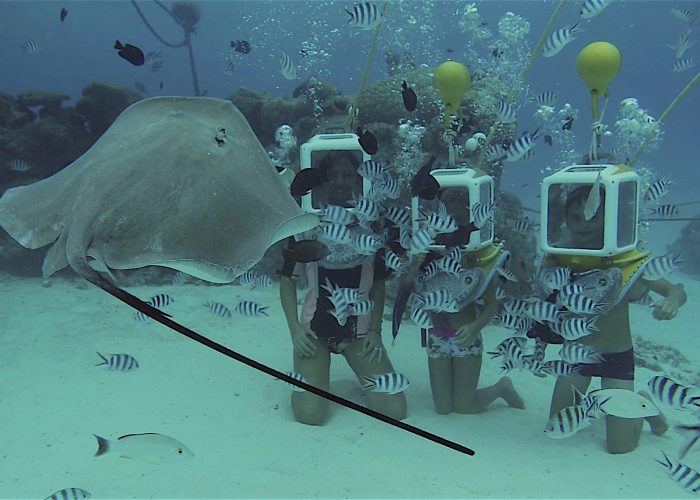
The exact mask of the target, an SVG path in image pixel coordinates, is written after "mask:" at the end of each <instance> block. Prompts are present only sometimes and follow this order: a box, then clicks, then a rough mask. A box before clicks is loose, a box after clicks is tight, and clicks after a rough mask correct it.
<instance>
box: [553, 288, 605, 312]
mask: <svg viewBox="0 0 700 500" xmlns="http://www.w3.org/2000/svg"><path fill="white" fill-rule="evenodd" d="M561 305H562V306H564V307H566V308H567V309H568V310H569V311H571V312H572V313H575V314H600V313H603V312H605V309H606V308H607V304H603V303H597V302H594V301H593V299H591V298H590V297H588V296H587V295H583V294H582V293H572V294H571V295H566V296H562V299H561Z"/></svg>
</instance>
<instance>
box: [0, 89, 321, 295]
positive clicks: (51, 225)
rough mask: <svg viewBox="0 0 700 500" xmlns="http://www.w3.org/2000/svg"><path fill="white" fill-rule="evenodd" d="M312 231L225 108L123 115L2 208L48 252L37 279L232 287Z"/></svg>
mask: <svg viewBox="0 0 700 500" xmlns="http://www.w3.org/2000/svg"><path fill="white" fill-rule="evenodd" d="M317 224H318V218H317V217H316V216H315V215H313V214H308V213H303V212H302V211H301V209H300V208H299V206H298V205H297V204H296V202H295V201H294V199H293V198H292V197H291V196H290V195H289V192H288V190H287V188H286V186H285V185H284V183H283V182H282V180H281V179H280V177H279V175H278V174H277V171H276V169H275V168H274V166H273V165H272V164H271V162H270V160H269V158H268V156H267V153H266V152H265V149H264V148H263V147H262V145H261V144H260V142H259V141H258V140H257V138H256V137H255V135H254V134H253V131H252V130H251V128H250V126H249V125H248V122H247V121H246V120H245V118H244V117H243V115H242V114H241V113H240V111H238V109H236V108H235V107H234V105H233V104H231V102H229V101H225V100H220V99H212V98H189V97H156V98H153V99H146V100H143V101H139V102H137V103H136V104H133V105H131V106H130V107H128V108H127V109H126V110H124V112H122V114H121V115H119V117H118V118H117V120H116V121H115V122H114V123H113V124H112V126H111V127H110V128H109V129H108V130H107V131H106V132H105V133H104V135H103V136H102V137H100V139H99V140H98V141H97V142H96V143H95V144H94V145H93V146H92V147H91V148H90V149H89V150H88V151H87V152H86V153H85V154H84V155H83V156H81V157H80V158H78V159H77V160H76V161H75V162H73V163H72V164H70V165H69V166H67V167H66V168H64V169H63V170H61V171H60V172H58V173H57V174H55V175H53V176H51V177H49V178H47V179H44V180H42V181H40V182H37V183H35V184H32V185H29V186H23V187H18V188H14V189H10V190H8V191H7V192H6V193H5V194H4V196H3V197H2V198H1V199H0V225H2V227H3V228H5V230H6V231H7V232H8V233H9V234H10V235H11V236H12V237H13V238H14V239H15V240H17V241H18V242H19V243H20V244H22V245H23V246H25V247H27V248H40V247H43V246H45V245H48V244H53V245H52V247H51V249H50V250H49V252H48V254H47V255H46V258H45V260H44V264H43V266H42V273H43V275H44V277H48V276H50V275H51V274H53V273H54V272H55V271H57V270H59V269H62V268H64V267H66V266H67V265H70V266H71V267H72V268H73V269H74V270H75V271H76V272H77V273H78V274H80V275H81V276H83V277H84V278H86V279H90V278H89V276H90V275H92V272H90V271H89V270H88V269H87V266H86V263H87V262H89V261H92V260H95V261H97V263H96V265H97V266H99V267H100V268H103V269H104V268H106V269H134V268H140V267H144V266H153V265H155V266H165V267H169V268H172V269H176V270H179V271H183V272H185V273H187V274H189V275H192V276H195V277H197V278H200V279H202V280H205V281H209V282H214V283H228V282H231V281H233V280H234V279H235V278H236V277H237V276H239V275H240V274H242V273H243V272H245V271H246V270H247V269H249V268H250V267H251V266H253V265H254V264H255V263H256V262H257V261H259V260H260V258H261V257H262V256H263V254H264V253H265V251H266V250H267V248H268V247H269V246H270V245H271V244H273V243H275V242H277V241H279V240H281V239H283V238H286V237H288V236H291V235H293V234H296V233H299V232H301V231H306V230H308V229H310V228H313V227H315V226H316V225H317Z"/></svg>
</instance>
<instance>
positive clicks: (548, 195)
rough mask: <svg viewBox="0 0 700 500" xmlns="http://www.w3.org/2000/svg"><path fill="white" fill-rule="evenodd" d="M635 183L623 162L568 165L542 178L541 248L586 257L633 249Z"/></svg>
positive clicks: (635, 234) (637, 184) (636, 179)
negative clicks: (616, 163)
mask: <svg viewBox="0 0 700 500" xmlns="http://www.w3.org/2000/svg"><path fill="white" fill-rule="evenodd" d="M639 180H640V178H639V176H638V175H637V174H636V173H635V172H634V171H633V170H632V169H631V168H630V167H628V166H627V165H621V164H618V165H612V164H600V165H570V166H568V167H566V168H564V169H562V170H560V171H558V172H556V173H555V174H552V175H550V176H549V177H545V178H544V180H543V181H542V190H541V200H540V204H541V216H540V217H541V220H540V241H539V244H540V248H541V250H542V251H544V252H545V253H547V254H556V255H589V256H614V255H618V254H621V253H624V252H627V251H630V250H634V249H635V248H636V246H637V240H638V231H637V223H638V217H639V198H640V182H639ZM596 183H598V194H597V195H596V193H595V191H594V189H593V188H594V186H595V185H596Z"/></svg>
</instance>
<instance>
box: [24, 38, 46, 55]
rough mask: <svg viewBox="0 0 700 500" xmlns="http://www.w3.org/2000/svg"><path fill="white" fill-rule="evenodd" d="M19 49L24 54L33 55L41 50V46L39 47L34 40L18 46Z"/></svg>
mask: <svg viewBox="0 0 700 500" xmlns="http://www.w3.org/2000/svg"><path fill="white" fill-rule="evenodd" d="M20 48H21V49H22V52H24V53H25V54H29V55H34V54H37V53H38V52H39V51H40V50H41V45H39V44H38V43H37V41H36V40H27V41H26V42H24V43H23V44H22V45H20Z"/></svg>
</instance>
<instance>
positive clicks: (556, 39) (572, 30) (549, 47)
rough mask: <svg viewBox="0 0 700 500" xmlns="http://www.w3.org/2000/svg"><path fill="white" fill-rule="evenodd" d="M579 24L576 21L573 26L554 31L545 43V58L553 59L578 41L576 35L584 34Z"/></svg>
mask: <svg viewBox="0 0 700 500" xmlns="http://www.w3.org/2000/svg"><path fill="white" fill-rule="evenodd" d="M579 22H580V21H576V22H575V23H574V24H572V25H571V26H565V27H563V28H560V29H558V30H556V31H553V32H552V33H551V34H550V35H549V37H547V41H546V42H545V43H544V49H543V50H542V55H543V56H544V57H553V56H555V55H557V54H558V53H559V52H561V50H562V49H563V48H564V47H566V46H567V45H568V44H570V43H571V42H573V41H574V40H575V39H576V35H579V34H581V33H583V28H579V27H578V23H579Z"/></svg>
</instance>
